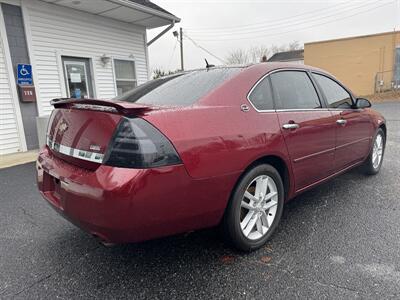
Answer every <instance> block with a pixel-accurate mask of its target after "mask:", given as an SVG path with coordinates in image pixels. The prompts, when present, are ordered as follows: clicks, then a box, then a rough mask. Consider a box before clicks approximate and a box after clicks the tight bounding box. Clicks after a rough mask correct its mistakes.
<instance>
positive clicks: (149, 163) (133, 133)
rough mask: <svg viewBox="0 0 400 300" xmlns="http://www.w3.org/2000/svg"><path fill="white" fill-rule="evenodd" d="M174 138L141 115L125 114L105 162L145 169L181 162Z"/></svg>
mask: <svg viewBox="0 0 400 300" xmlns="http://www.w3.org/2000/svg"><path fill="white" fill-rule="evenodd" d="M180 163H181V160H180V158H179V155H178V153H176V150H175V148H174V147H173V146H172V144H171V142H170V141H169V140H168V139H167V138H166V137H165V136H164V135H163V134H162V133H161V132H160V131H158V130H157V129H156V128H155V127H154V126H152V125H151V124H150V123H148V122H147V121H145V120H144V119H141V118H125V117H124V118H122V119H121V121H120V123H119V124H118V127H117V129H116V131H115V133H114V136H113V138H112V140H111V142H110V144H109V146H108V149H107V153H106V155H105V157H104V160H103V164H105V165H109V166H114V167H121V168H136V169H145V168H153V167H161V166H167V165H175V164H180Z"/></svg>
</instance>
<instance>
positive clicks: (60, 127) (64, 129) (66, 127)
mask: <svg viewBox="0 0 400 300" xmlns="http://www.w3.org/2000/svg"><path fill="white" fill-rule="evenodd" d="M67 129H68V124H67V123H65V122H64V123H61V125H60V126H59V127H58V130H59V132H60V133H64V132H65V131H67Z"/></svg>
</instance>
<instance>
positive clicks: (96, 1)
mask: <svg viewBox="0 0 400 300" xmlns="http://www.w3.org/2000/svg"><path fill="white" fill-rule="evenodd" d="M179 21H180V20H179V18H177V17H176V16H174V15H173V14H171V13H169V12H167V11H165V10H164V9H162V8H160V7H159V6H157V5H155V4H153V3H151V2H150V1H147V0H45V1H39V0H0V155H2V154H7V153H14V152H21V151H27V150H31V149H36V148H38V146H39V144H38V134H37V128H36V117H38V116H39V117H46V116H48V115H49V114H50V113H51V110H52V107H51V105H50V100H51V99H54V98H59V97H76V98H100V99H107V98H113V97H115V96H116V95H118V94H121V93H122V92H124V91H126V90H129V89H131V88H133V87H134V86H136V85H138V84H141V83H144V82H145V81H147V80H148V79H149V76H150V74H149V68H148V65H149V62H148V60H149V58H148V52H147V47H148V41H147V37H146V29H150V28H156V27H161V26H166V25H170V27H172V26H173V24H174V23H175V22H179ZM170 27H168V28H170ZM19 64H25V65H31V66H32V80H33V83H32V84H33V86H34V87H35V92H36V102H24V101H23V97H22V95H21V92H19V88H18V84H17V83H18V82H17V73H18V71H17V66H18V65H19ZM22 67H23V68H24V66H22ZM22 71H23V72H22V73H24V72H26V70H25V69H23V70H22Z"/></svg>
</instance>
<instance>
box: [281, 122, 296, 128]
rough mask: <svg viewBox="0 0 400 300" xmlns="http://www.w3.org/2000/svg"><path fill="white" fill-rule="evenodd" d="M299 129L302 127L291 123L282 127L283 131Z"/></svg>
mask: <svg viewBox="0 0 400 300" xmlns="http://www.w3.org/2000/svg"><path fill="white" fill-rule="evenodd" d="M299 127H300V125H299V124H296V123H289V124H283V125H282V128H283V129H297V128H299Z"/></svg>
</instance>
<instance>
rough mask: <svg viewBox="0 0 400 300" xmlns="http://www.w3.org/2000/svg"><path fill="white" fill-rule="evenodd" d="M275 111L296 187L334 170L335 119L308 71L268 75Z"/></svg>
mask: <svg viewBox="0 0 400 300" xmlns="http://www.w3.org/2000/svg"><path fill="white" fill-rule="evenodd" d="M270 78H271V84H272V89H273V95H274V103H275V108H276V113H277V115H278V119H279V123H280V127H281V132H282V134H283V136H284V139H285V143H286V146H287V149H288V152H289V155H290V160H291V163H292V169H293V173H294V177H295V189H296V191H299V190H302V189H304V188H306V187H308V186H310V185H312V184H314V183H316V182H318V181H319V180H322V179H324V178H326V177H327V176H329V175H331V174H332V173H333V168H334V164H333V158H334V148H335V122H334V120H333V118H332V114H331V112H330V111H329V110H328V109H327V108H325V107H324V105H322V102H321V101H320V96H319V94H318V92H317V90H316V88H315V86H314V84H313V82H312V81H311V79H310V75H309V74H308V72H307V71H299V70H284V71H279V72H274V73H272V74H271V75H270Z"/></svg>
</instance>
